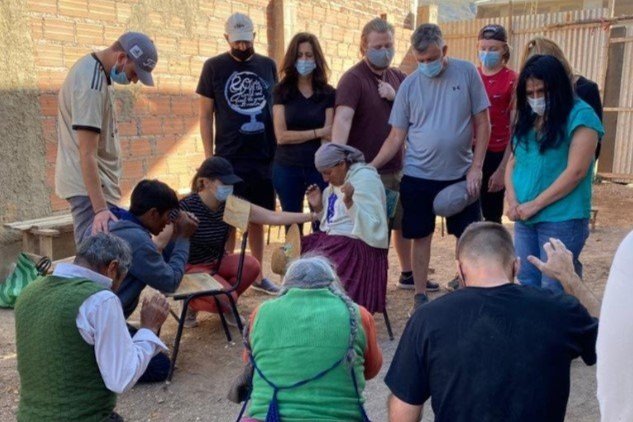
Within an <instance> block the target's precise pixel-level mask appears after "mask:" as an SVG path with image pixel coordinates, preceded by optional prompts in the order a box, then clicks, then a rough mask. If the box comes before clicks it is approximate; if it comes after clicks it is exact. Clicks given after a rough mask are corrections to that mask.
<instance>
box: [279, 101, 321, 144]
mask: <svg viewBox="0 0 633 422" xmlns="http://www.w3.org/2000/svg"><path fill="white" fill-rule="evenodd" d="M285 109H286V108H285V106H284V105H282V104H276V105H274V106H273V122H274V126H275V137H276V138H277V143H278V144H279V145H289V144H302V143H304V142H307V141H311V140H313V139H315V138H323V137H326V136H329V134H330V132H331V130H332V127H331V126H328V122H327V121H326V122H325V126H324V127H322V128H318V129H310V130H288V127H287V126H286V114H285ZM329 124H330V125H331V124H332V122H330V123H329Z"/></svg>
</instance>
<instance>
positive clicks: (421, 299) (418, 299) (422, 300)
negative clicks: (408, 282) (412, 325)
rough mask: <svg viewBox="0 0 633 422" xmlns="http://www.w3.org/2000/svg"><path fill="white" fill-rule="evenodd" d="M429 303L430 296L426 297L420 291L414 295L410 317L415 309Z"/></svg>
mask: <svg viewBox="0 0 633 422" xmlns="http://www.w3.org/2000/svg"><path fill="white" fill-rule="evenodd" d="M427 303H429V298H428V297H426V295H425V294H424V293H418V294H417V295H415V296H413V306H412V307H411V309H409V314H408V315H409V318H411V315H413V314H414V313H415V311H417V310H418V308H420V307H421V306H423V305H425V304H427Z"/></svg>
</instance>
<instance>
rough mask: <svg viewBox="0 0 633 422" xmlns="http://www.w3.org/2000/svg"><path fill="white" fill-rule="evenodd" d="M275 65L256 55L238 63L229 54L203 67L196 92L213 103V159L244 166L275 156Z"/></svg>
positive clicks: (206, 63) (268, 161)
mask: <svg viewBox="0 0 633 422" xmlns="http://www.w3.org/2000/svg"><path fill="white" fill-rule="evenodd" d="M276 83H277V69H276V67H275V62H273V61H272V60H271V59H269V58H267V57H264V56H261V55H259V54H255V55H253V57H251V59H249V60H247V61H245V62H240V61H237V60H235V59H234V58H233V57H231V55H230V54H229V53H224V54H221V55H219V56H216V57H213V58H210V59H209V60H207V61H206V62H205V63H204V67H203V68H202V73H201V74H200V80H199V82H198V88H197V89H196V92H197V93H198V94H200V95H203V96H205V97H207V98H211V99H212V100H213V102H214V113H215V140H214V151H215V155H219V156H220V157H224V158H226V159H228V160H229V161H231V163H233V165H234V166H235V167H236V171H239V167H240V162H243V163H244V164H245V165H247V163H250V164H253V163H254V162H259V163H270V162H271V161H272V159H273V156H274V154H275V144H276V142H275V132H274V129H273V121H272V99H271V93H272V89H273V87H274V85H275V84H276Z"/></svg>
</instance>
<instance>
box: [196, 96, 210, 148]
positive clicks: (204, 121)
mask: <svg viewBox="0 0 633 422" xmlns="http://www.w3.org/2000/svg"><path fill="white" fill-rule="evenodd" d="M199 114H200V115H199V118H200V136H201V137H202V146H203V147H204V156H205V157H206V158H209V157H211V156H213V100H212V99H211V98H208V97H205V96H203V95H201V96H200V111H199Z"/></svg>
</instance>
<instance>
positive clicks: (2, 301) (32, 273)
mask: <svg viewBox="0 0 633 422" xmlns="http://www.w3.org/2000/svg"><path fill="white" fill-rule="evenodd" d="M50 262H51V261H50V259H48V258H42V259H41V260H40V262H38V263H37V264H36V263H35V262H33V261H32V260H31V258H29V257H28V255H26V254H24V253H21V254H20V255H18V260H17V261H16V263H15V269H14V270H13V272H12V273H11V274H10V275H9V277H8V278H7V279H6V280H5V281H4V283H2V284H0V308H13V306H14V305H15V301H16V300H17V298H18V296H19V295H20V293H21V292H22V290H24V288H25V287H26V286H27V285H28V284H29V283H30V282H32V281H33V280H35V279H37V278H38V277H39V276H40V273H44V274H45V273H46V271H47V270H48V268H49V267H50Z"/></svg>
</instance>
